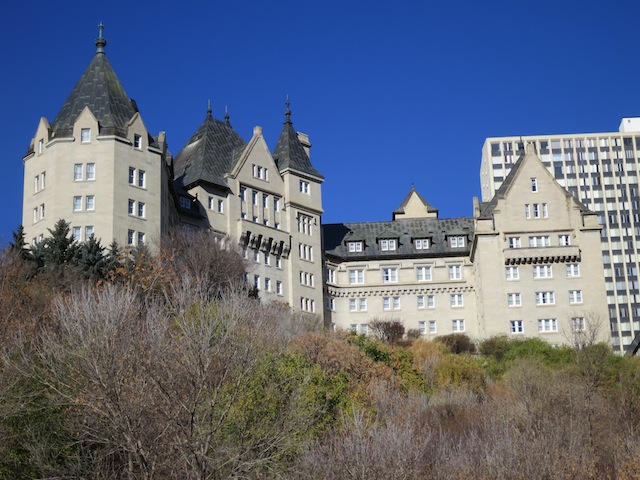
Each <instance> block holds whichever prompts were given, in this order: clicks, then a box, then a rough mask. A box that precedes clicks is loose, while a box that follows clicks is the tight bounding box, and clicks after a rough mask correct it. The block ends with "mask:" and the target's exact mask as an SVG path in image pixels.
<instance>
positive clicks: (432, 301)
mask: <svg viewBox="0 0 640 480" xmlns="http://www.w3.org/2000/svg"><path fill="white" fill-rule="evenodd" d="M427 308H436V297H435V296H433V295H427Z"/></svg>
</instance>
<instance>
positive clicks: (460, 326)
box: [451, 320, 464, 332]
mask: <svg viewBox="0 0 640 480" xmlns="http://www.w3.org/2000/svg"><path fill="white" fill-rule="evenodd" d="M451 323H452V329H453V331H454V332H464V320H452V321H451Z"/></svg>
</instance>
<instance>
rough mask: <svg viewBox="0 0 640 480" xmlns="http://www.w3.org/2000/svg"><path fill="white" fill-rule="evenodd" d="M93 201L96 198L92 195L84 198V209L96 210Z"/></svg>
mask: <svg viewBox="0 0 640 480" xmlns="http://www.w3.org/2000/svg"><path fill="white" fill-rule="evenodd" d="M95 200H96V197H95V196H93V195H87V196H86V198H85V199H84V201H85V208H86V209H87V210H95V209H96V205H95Z"/></svg>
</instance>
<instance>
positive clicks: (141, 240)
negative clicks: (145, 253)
mask: <svg viewBox="0 0 640 480" xmlns="http://www.w3.org/2000/svg"><path fill="white" fill-rule="evenodd" d="M144 239H145V234H144V233H143V232H138V245H144Z"/></svg>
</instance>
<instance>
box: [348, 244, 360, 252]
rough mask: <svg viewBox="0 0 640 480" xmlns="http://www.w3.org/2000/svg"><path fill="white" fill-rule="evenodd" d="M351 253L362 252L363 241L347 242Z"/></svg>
mask: <svg viewBox="0 0 640 480" xmlns="http://www.w3.org/2000/svg"><path fill="white" fill-rule="evenodd" d="M347 248H348V249H349V253H356V252H362V242H347Z"/></svg>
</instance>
